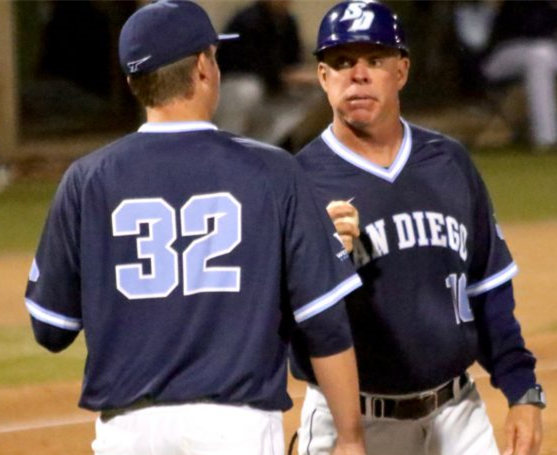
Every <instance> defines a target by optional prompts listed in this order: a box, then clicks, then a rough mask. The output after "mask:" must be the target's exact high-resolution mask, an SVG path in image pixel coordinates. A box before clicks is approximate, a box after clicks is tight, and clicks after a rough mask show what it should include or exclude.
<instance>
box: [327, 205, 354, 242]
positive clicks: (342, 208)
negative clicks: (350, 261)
mask: <svg viewBox="0 0 557 455" xmlns="http://www.w3.org/2000/svg"><path fill="white" fill-rule="evenodd" d="M327 212H328V213H329V216H330V217H331V220H333V223H334V225H335V229H336V230H337V233H338V234H339V235H340V238H341V240H342V243H343V244H344V248H345V249H346V251H348V252H349V253H351V252H352V250H353V249H354V238H357V237H359V236H360V227H359V224H360V217H359V215H358V210H357V209H356V207H354V206H353V205H352V204H351V203H350V202H349V201H331V202H329V205H327Z"/></svg>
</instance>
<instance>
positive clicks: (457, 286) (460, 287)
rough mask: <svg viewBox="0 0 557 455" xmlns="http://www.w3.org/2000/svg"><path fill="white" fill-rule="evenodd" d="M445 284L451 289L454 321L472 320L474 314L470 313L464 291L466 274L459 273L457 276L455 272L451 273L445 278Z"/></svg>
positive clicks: (458, 322) (470, 309)
mask: <svg viewBox="0 0 557 455" xmlns="http://www.w3.org/2000/svg"><path fill="white" fill-rule="evenodd" d="M445 285H446V286H447V288H449V289H450V290H451V297H452V301H453V307H454V313H455V318H456V323H457V324H460V323H461V322H470V321H473V320H474V314H473V313H472V308H470V301H469V300H468V294H467V293H466V285H467V279H466V275H464V274H461V275H460V276H458V275H457V274H456V273H451V274H450V275H449V276H448V277H447V278H446V279H445Z"/></svg>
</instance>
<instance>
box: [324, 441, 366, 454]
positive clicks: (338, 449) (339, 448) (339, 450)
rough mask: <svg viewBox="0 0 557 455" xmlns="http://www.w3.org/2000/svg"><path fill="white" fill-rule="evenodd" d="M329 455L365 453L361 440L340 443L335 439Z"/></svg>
mask: <svg viewBox="0 0 557 455" xmlns="http://www.w3.org/2000/svg"><path fill="white" fill-rule="evenodd" d="M331 455H366V449H365V447H364V443H363V442H360V443H356V442H354V443H346V444H342V443H340V442H338V441H337V444H336V446H335V448H334V449H333V451H332V453H331Z"/></svg>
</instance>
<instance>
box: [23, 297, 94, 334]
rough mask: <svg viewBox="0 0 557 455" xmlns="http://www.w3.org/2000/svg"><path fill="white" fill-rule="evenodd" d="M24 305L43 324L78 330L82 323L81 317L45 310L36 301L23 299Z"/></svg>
mask: <svg viewBox="0 0 557 455" xmlns="http://www.w3.org/2000/svg"><path fill="white" fill-rule="evenodd" d="M25 305H26V306H27V311H29V313H30V314H31V316H33V317H34V318H35V319H37V320H38V321H41V322H44V323H45V324H49V325H52V326H54V327H58V328H60V329H66V330H74V331H76V332H77V331H79V330H81V329H82V327H83V324H82V322H81V319H76V318H70V317H68V316H64V315H61V314H58V313H55V312H53V311H50V310H46V309H44V308H43V307H41V306H40V305H39V304H37V303H36V302H33V301H32V300H30V299H25Z"/></svg>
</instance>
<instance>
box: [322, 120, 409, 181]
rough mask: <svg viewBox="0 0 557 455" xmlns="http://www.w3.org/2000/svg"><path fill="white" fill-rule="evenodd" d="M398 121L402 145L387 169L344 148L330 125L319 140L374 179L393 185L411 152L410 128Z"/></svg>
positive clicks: (405, 123)
mask: <svg viewBox="0 0 557 455" xmlns="http://www.w3.org/2000/svg"><path fill="white" fill-rule="evenodd" d="M400 121H401V122H402V126H403V128H404V129H403V133H402V143H401V144H400V148H399V149H398V152H397V155H396V158H395V160H394V161H393V162H392V163H391V165H390V166H389V167H387V168H384V167H382V166H379V165H377V164H375V163H372V162H371V161H369V160H367V159H366V158H364V157H363V156H362V155H360V154H359V153H356V152H354V151H353V150H351V149H349V148H348V147H346V146H345V145H344V144H343V143H342V142H340V141H339V140H338V139H337V138H336V136H335V135H334V133H333V125H332V124H331V125H329V127H328V128H327V129H326V130H325V131H323V133H321V138H322V139H323V141H325V144H327V145H328V146H329V148H330V149H331V150H332V151H333V152H334V153H336V154H337V155H338V156H339V157H341V158H342V159H343V160H345V161H348V162H349V163H350V164H352V165H354V166H356V167H358V168H360V169H362V170H364V171H366V172H369V173H370V174H373V175H375V176H376V177H379V178H381V179H383V180H386V181H388V182H390V183H393V182H394V181H395V180H396V178H397V177H398V175H399V174H400V173H401V172H402V169H404V166H405V165H406V162H407V161H408V158H410V150H412V132H411V131H410V126H409V125H408V123H407V122H406V121H405V120H404V119H402V118H401V119H400Z"/></svg>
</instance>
